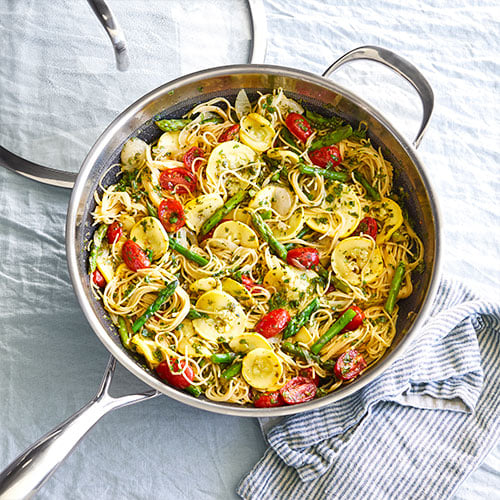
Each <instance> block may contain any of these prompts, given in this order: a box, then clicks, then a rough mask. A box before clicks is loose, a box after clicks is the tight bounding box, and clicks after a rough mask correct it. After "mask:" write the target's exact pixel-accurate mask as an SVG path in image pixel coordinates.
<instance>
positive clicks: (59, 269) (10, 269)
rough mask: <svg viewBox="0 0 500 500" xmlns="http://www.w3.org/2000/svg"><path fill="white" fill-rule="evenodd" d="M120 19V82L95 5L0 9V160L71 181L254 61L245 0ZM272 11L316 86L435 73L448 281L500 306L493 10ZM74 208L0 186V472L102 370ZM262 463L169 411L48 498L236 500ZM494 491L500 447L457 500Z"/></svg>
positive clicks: (126, 10) (434, 172)
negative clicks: (74, 280) (106, 147)
mask: <svg viewBox="0 0 500 500" xmlns="http://www.w3.org/2000/svg"><path fill="white" fill-rule="evenodd" d="M110 5H111V7H112V8H113V9H114V11H115V13H116V15H117V16H118V17H119V20H120V22H121V24H122V26H123V28H124V31H125V33H126V35H127V38H128V41H129V46H130V48H131V49H133V52H132V53H131V54H133V57H132V65H131V69H130V71H129V73H125V74H119V73H118V72H117V71H116V70H115V68H114V61H113V56H112V51H111V47H110V45H109V42H108V40H107V38H106V36H105V34H104V32H103V30H102V28H101V27H100V26H99V25H98V24H97V21H96V20H95V19H94V18H93V16H92V14H91V12H90V9H89V8H88V6H87V5H86V2H83V1H81V2H78V3H77V2H70V1H69V0H52V1H51V2H48V1H39V2H15V1H14V0H10V1H5V0H4V2H2V3H1V4H0V48H1V49H0V59H1V61H2V64H0V110H1V112H0V144H3V145H5V146H8V147H10V148H11V149H13V150H14V151H15V152H17V153H21V154H23V155H26V156H27V157H28V158H30V159H32V160H36V161H40V162H42V163H45V164H47V165H50V166H56V167H58V168H61V167H63V168H65V169H67V170H73V171H76V170H77V168H78V165H79V163H80V162H81V160H82V159H83V157H84V155H85V152H86V151H87V150H88V148H89V147H90V145H91V144H92V142H93V141H94V140H95V139H96V138H97V136H98V135H99V133H100V132H101V131H102V130H103V129H104V127H105V126H106V125H107V124H108V123H109V122H110V121H111V120H112V119H113V118H114V117H115V116H116V115H117V114H118V113H119V111H120V110H121V109H123V108H125V107H126V106H127V105H128V104H130V103H131V102H132V101H133V100H134V99H136V98H137V97H139V96H140V95H141V94H143V93H145V92H147V91H148V90H151V89H152V88H154V87H155V86H157V85H159V84H161V83H162V82H164V81H168V80H170V79H172V78H175V77H177V76H180V75H181V74H183V73H186V72H190V71H194V70H198V69H201V68H204V67H209V66H214V65H221V64H229V63H241V62H245V61H246V59H247V54H248V38H249V36H250V31H249V23H248V11H247V9H246V4H245V2H244V1H242V0H241V1H234V2H232V1H222V0H217V1H216V2H213V3H210V4H209V3H207V2H202V1H201V0H192V1H189V2H188V1H187V0H182V1H179V2H168V3H167V2H160V1H151V2H141V1H139V0H129V1H127V2H118V1H117V0H114V1H110ZM265 7H266V14H267V18H268V30H269V39H268V51H267V57H266V62H267V63H272V64H281V65H285V66H292V67H297V68H301V69H306V70H309V71H311V72H314V73H321V72H322V71H323V70H324V69H325V68H326V67H327V66H328V65H329V64H330V63H331V62H333V61H334V60H335V59H337V58H338V57H339V56H341V55H342V54H343V53H345V52H347V51H348V50H350V49H352V48H354V47H357V46H360V45H366V44H372V45H379V46H382V47H386V48H389V49H392V50H394V51H395V52H397V53H398V54H400V55H402V56H404V57H405V58H407V59H408V60H410V61H411V62H412V63H413V64H415V65H416V66H417V67H418V68H419V69H420V70H421V71H422V72H423V73H424V75H425V76H426V77H427V79H428V80H429V82H430V83H431V85H432V87H433V89H434V92H435V98H436V104H435V110H434V115H433V118H432V122H431V125H430V127H429V129H428V132H427V134H426V137H425V138H424V140H423V142H422V145H421V147H420V150H419V151H420V155H421V158H422V160H423V162H424V164H425V167H426V170H427V172H428V173H429V176H430V178H431V181H432V183H433V186H434V187H435V190H436V194H437V195H438V198H439V201H440V205H441V210H442V223H443V236H444V241H443V267H444V269H445V271H446V272H447V274H449V275H452V276H455V277H457V278H459V279H461V280H463V281H465V282H466V283H467V284H468V285H469V286H470V287H471V288H472V289H474V290H475V291H476V292H478V293H479V294H480V295H484V296H487V297H488V296H490V297H496V298H497V299H498V296H499V293H498V290H499V289H498V283H499V281H500V259H499V248H500V231H498V222H499V218H498V215H497V210H498V209H497V203H496V202H497V200H498V197H499V194H500V179H499V174H498V116H499V114H500V113H499V111H500V110H499V102H498V83H497V82H498V74H499V67H498V66H499V63H498V61H499V57H498V56H499V50H498V48H499V42H498V33H499V31H500V30H499V27H500V26H499V24H500V23H499V15H498V10H499V5H498V2H497V1H494V0H482V1H481V2H470V1H469V0H455V1H453V2H451V1H440V0H420V1H417V0H409V1H408V2H404V4H403V3H402V2H397V1H394V0H381V1H380V2H373V1H368V0H353V1H349V2H340V1H336V2H333V1H329V2H325V1H320V0H312V1H311V0H297V1H293V2H292V1H291V0H283V1H278V0H266V1H265ZM150 26H155V28H154V29H152V28H151V27H150ZM145 58H146V59H145ZM134 60H135V61H136V66H134ZM145 60H150V61H151V64H150V65H147V64H144V61H145ZM333 78H334V79H335V81H337V82H339V83H340V84H341V85H344V86H345V87H349V88H350V89H351V90H352V91H353V92H355V93H357V94H359V95H361V96H363V97H364V98H365V99H366V100H367V101H369V102H371V103H373V104H374V105H375V106H376V107H378V108H379V109H380V110H381V111H382V112H383V113H384V114H385V115H386V116H387V117H388V118H389V119H390V120H391V121H393V123H394V124H395V125H396V127H398V128H399V129H400V130H402V131H403V132H404V133H406V134H407V136H408V137H411V136H412V135H414V134H415V132H416V130H417V128H418V123H419V119H420V109H421V106H420V103H419V101H418V98H417V97H416V96H415V94H414V93H413V92H412V91H411V90H410V89H409V87H408V85H407V84H406V83H404V82H401V80H400V79H398V77H396V76H394V75H393V74H391V73H390V72H389V70H386V69H384V68H380V67H379V66H378V65H376V64H375V63H365V62H356V63H353V64H351V65H349V66H346V67H345V68H343V69H341V70H340V71H339V72H338V74H336V75H335V76H334V77H333ZM54 95H55V96H56V98H49V96H54ZM69 196H70V193H69V192H68V191H65V190H62V189H58V188H53V187H48V186H43V185H40V184H36V183H34V182H32V181H30V180H28V179H24V178H22V177H19V176H17V175H15V174H12V173H11V172H8V171H6V170H4V169H2V168H0V229H1V235H2V238H1V239H0V256H1V258H0V276H1V286H0V304H1V306H2V307H1V308H0V325H1V333H0V379H1V381H2V382H1V383H0V424H1V425H0V469H3V468H4V467H5V466H6V465H7V464H8V463H9V462H10V461H11V460H12V459H13V458H14V457H15V456H17V454H18V453H19V452H20V451H22V450H23V449H24V448H25V447H26V446H27V445H29V444H31V443H32V442H33V441H35V440H36V439H37V438H38V437H40V436H41V435H42V434H44V433H45V432H47V431H48V430H50V429H51V428H52V427H54V426H55V425H56V424H58V423H59V422H61V421H62V420H63V419H65V418H66V417H68V416H69V415H70V414H72V413H73V412H74V411H76V410H77V409H79V408H80V407H81V406H83V405H84V404H85V403H86V402H87V401H88V399H89V398H91V397H92V395H93V393H94V390H95V388H97V386H98V383H99V381H100V378H101V375H102V371H103V370H104V367H105V365H106V361H107V358H108V353H107V351H106V349H105V348H104V347H103V346H102V345H101V343H100V342H99V340H98V339H97V337H96V336H95V335H94V334H93V332H92V330H91V329H90V327H89V326H88V324H87V323H86V321H85V319H84V317H83V313H82V312H81V310H80V308H79V306H78V304H77V301H76V298H75V297H74V295H73V292H72V288H71V285H70V280H69V275H68V272H67V268H66V260H65V249H64V220H65V212H66V206H67V203H68V201H69ZM114 387H115V388H116V389H115V391H116V392H117V393H124V392H126V391H128V390H133V389H134V388H135V389H142V384H141V383H140V382H139V381H137V380H136V379H134V377H132V376H131V375H130V374H128V373H127V372H125V371H124V370H119V371H118V373H117V376H116V380H115V386H114ZM265 447H266V446H265V443H264V441H263V438H262V436H261V433H260V429H259V426H258V424H257V422H256V421H255V420H252V419H240V418H235V417H227V416H222V415H215V414H210V413H207V412H202V411H200V410H196V409H193V408H190V407H188V406H184V405H181V404H179V403H177V402H175V401H170V400H169V399H167V398H164V397H161V398H157V399H155V400H152V401H148V402H145V403H142V404H140V405H137V406H132V407H129V408H125V409H121V410H118V411H116V412H115V413H112V414H110V415H108V416H106V417H105V418H104V419H103V421H101V422H100V423H99V424H98V425H97V426H96V427H95V428H94V429H93V430H92V431H91V432H90V433H89V435H87V437H86V438H85V439H84V440H83V441H82V442H81V443H80V445H79V446H78V448H77V449H76V451H75V452H74V453H73V454H72V455H71V456H70V457H69V459H68V460H67V461H66V462H65V463H64V464H63V465H62V466H61V467H60V469H59V470H58V471H57V472H56V473H55V475H54V476H53V478H52V479H51V480H50V481H49V482H48V483H47V484H46V486H45V487H44V488H43V489H42V491H41V493H40V494H39V498H50V499H54V498H65V499H67V498H71V499H87V498H99V499H105V498H109V499H114V498H137V499H143V498H144V499H145V498H151V497H153V498H157V497H158V498H159V497H161V498H176V499H184V498H185V499H190V500H191V499H192V498H196V499H205V498H206V499H208V498H224V499H225V498H236V495H235V488H236V486H237V484H238V483H239V481H240V479H241V478H242V477H243V476H244V475H245V473H247V472H248V471H249V470H250V469H251V468H252V467H253V465H254V464H255V463H256V462H257V461H258V460H259V458H260V457H261V456H262V455H263V453H264V450H265ZM498 491H500V447H497V448H496V449H495V450H494V451H493V452H492V453H491V454H490V455H489V456H487V457H486V458H485V462H484V463H483V465H482V466H481V467H480V468H479V469H478V470H477V471H476V472H474V473H473V474H472V475H471V476H470V477H469V479H468V480H467V481H466V482H465V483H464V484H463V485H462V486H461V488H460V489H459V491H458V493H457V494H456V497H457V498H460V499H475V498H478V499H479V498H484V497H489V498H493V497H494V496H495V494H497V492H498Z"/></svg>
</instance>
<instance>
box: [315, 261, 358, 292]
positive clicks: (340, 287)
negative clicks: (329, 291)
mask: <svg viewBox="0 0 500 500" xmlns="http://www.w3.org/2000/svg"><path fill="white" fill-rule="evenodd" d="M316 272H317V273H318V274H319V275H320V277H321V278H322V279H323V280H324V281H328V271H327V270H326V269H325V268H324V267H321V266H318V267H317V268H316ZM330 283H331V284H332V285H333V286H334V287H335V288H336V289H337V290H340V291H341V292H343V293H350V291H351V290H350V288H349V287H348V286H347V285H346V284H345V283H344V282H343V281H341V280H339V279H338V278H337V277H336V276H332V277H331V278H330Z"/></svg>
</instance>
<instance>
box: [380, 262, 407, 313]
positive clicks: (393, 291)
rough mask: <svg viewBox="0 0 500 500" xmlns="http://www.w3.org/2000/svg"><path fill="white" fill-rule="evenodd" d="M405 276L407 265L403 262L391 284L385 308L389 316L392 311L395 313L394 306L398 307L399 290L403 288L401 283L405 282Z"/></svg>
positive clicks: (397, 268) (399, 265)
mask: <svg viewBox="0 0 500 500" xmlns="http://www.w3.org/2000/svg"><path fill="white" fill-rule="evenodd" d="M404 274H405V263H404V262H403V261H401V262H400V263H399V264H398V266H397V267H396V272H395V273H394V277H393V278H392V282H391V288H390V289H389V295H388V297H387V301H386V302H385V306H384V309H385V310H386V311H387V312H388V313H389V314H392V311H394V306H395V305H396V299H397V297H398V293H399V289H400V288H401V282H402V281H403V276H404Z"/></svg>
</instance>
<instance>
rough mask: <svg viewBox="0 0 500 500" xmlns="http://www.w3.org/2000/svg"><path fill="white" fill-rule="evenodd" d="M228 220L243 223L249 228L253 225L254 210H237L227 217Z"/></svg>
mask: <svg viewBox="0 0 500 500" xmlns="http://www.w3.org/2000/svg"><path fill="white" fill-rule="evenodd" d="M227 218H228V219H233V220H236V221H238V222H243V224H246V225H247V226H249V225H250V224H251V223H252V210H249V209H248V208H235V209H234V210H233V211H232V212H230V213H229V214H228V215H227Z"/></svg>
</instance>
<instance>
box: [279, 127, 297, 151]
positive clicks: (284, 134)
mask: <svg viewBox="0 0 500 500" xmlns="http://www.w3.org/2000/svg"><path fill="white" fill-rule="evenodd" d="M280 135H281V138H282V139H283V141H284V142H286V143H287V144H288V145H289V146H292V147H293V148H296V149H299V146H298V144H297V141H296V140H295V137H294V136H293V135H292V134H291V132H290V131H289V130H288V129H287V128H282V129H281V131H280Z"/></svg>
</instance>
